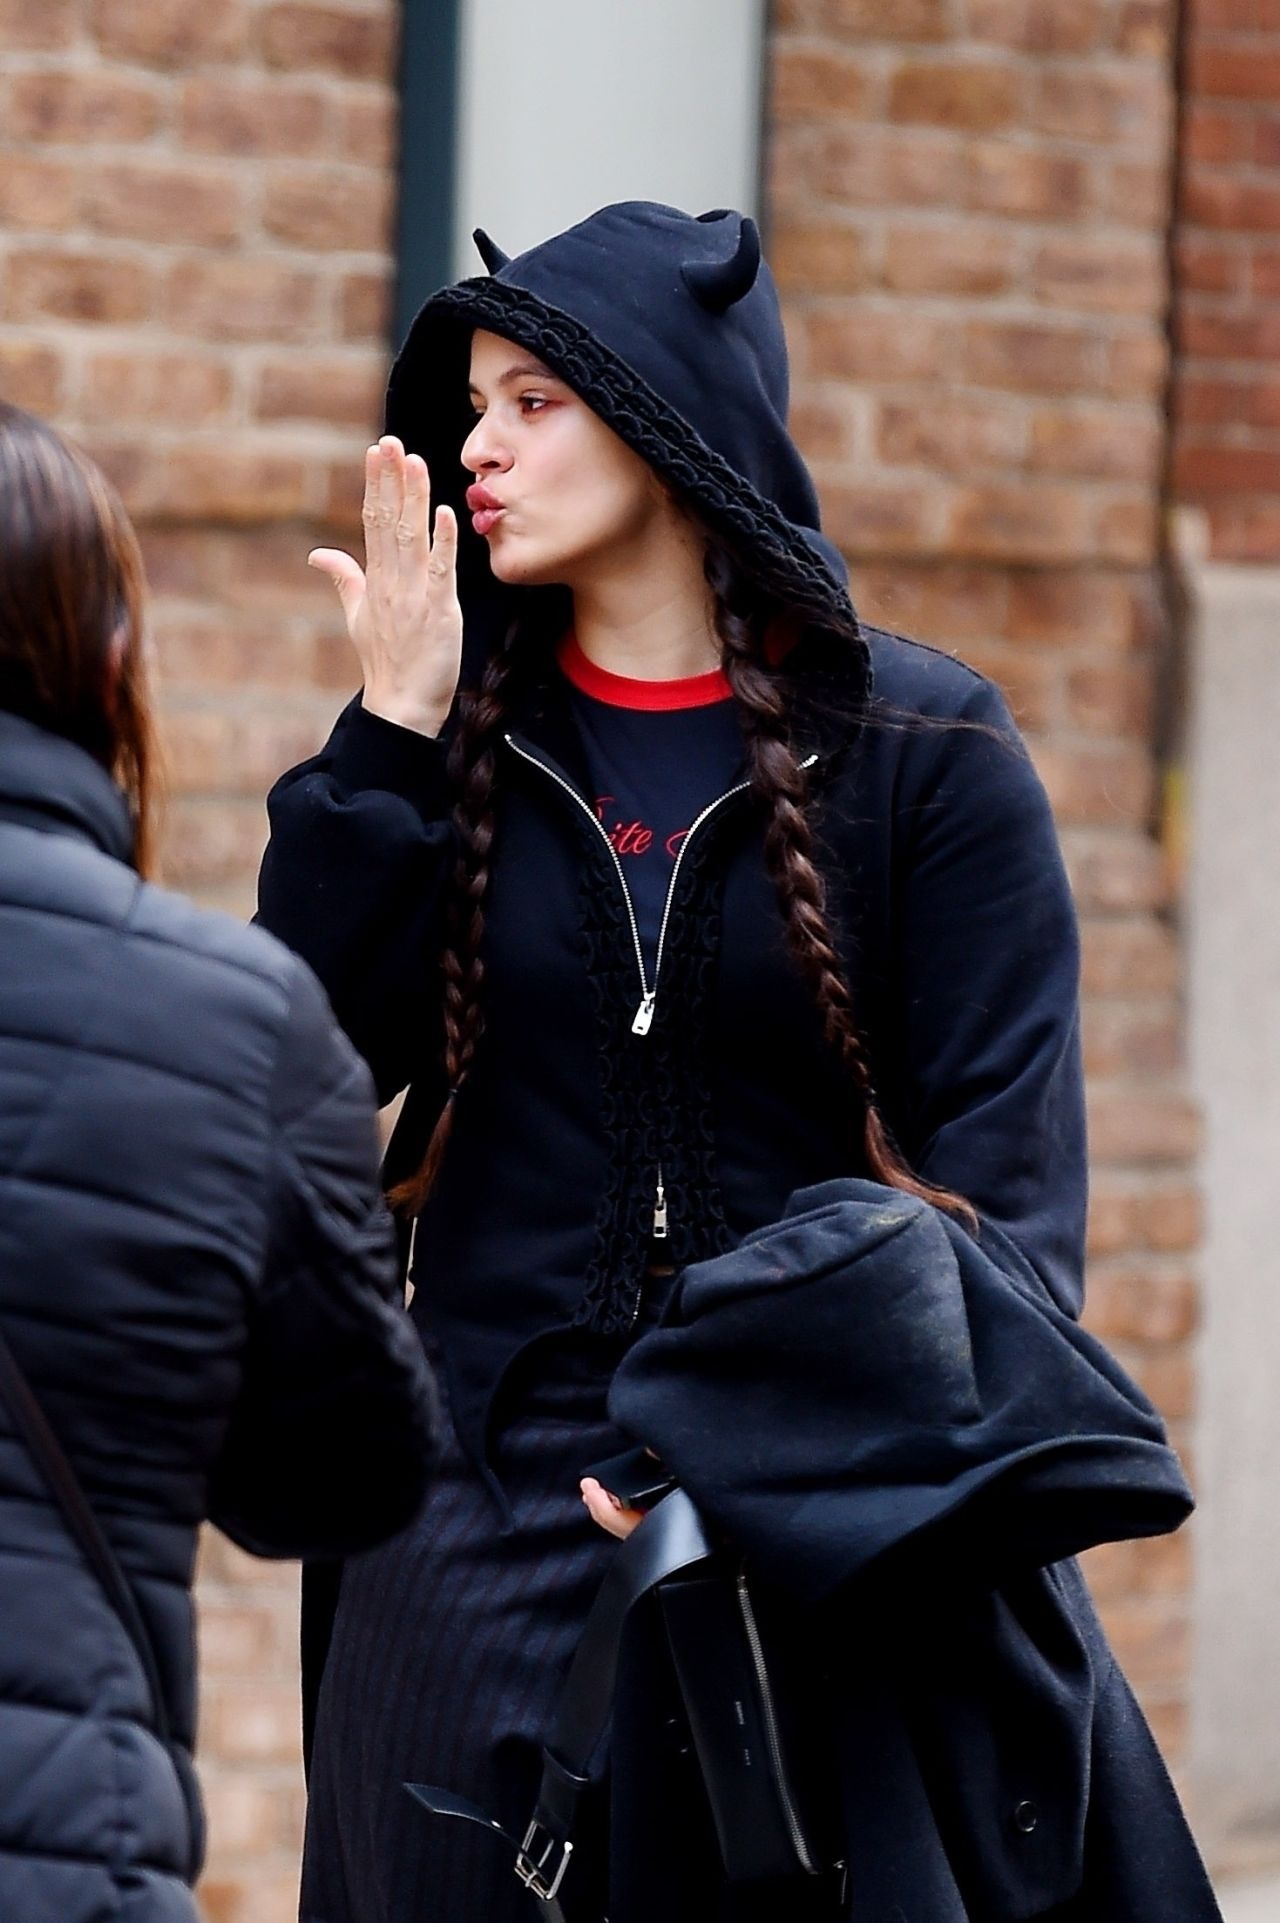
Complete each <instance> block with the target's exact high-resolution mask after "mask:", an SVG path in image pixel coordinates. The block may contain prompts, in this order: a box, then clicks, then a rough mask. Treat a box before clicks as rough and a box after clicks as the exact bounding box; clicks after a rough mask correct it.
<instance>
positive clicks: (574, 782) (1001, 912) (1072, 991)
mask: <svg viewBox="0 0 1280 1923" xmlns="http://www.w3.org/2000/svg"><path fill="white" fill-rule="evenodd" d="M864 633H865V635H866V639H867V642H868V644H869V650H870V661H871V672H872V675H873V677H874V691H875V692H874V696H873V698H872V702H871V708H870V714H869V718H868V720H867V721H866V722H865V723H864V724H863V725H862V726H861V727H860V728H856V727H855V728H851V727H850V724H849V723H848V721H847V720H841V719H840V718H839V713H838V705H839V704H835V705H834V706H833V707H832V708H831V709H830V710H829V711H824V707H823V704H822V703H820V702H819V703H813V704H810V706H811V708H812V718H811V719H810V721H809V722H808V723H807V724H806V732H805V738H804V739H803V740H800V741H799V742H798V744H797V745H798V746H799V747H800V748H801V749H802V750H803V753H804V757H805V758H806V759H807V758H808V756H809V755H813V756H815V757H816V760H815V761H814V763H813V766H812V768H811V771H810V779H811V781H812V783H813V792H814V796H815V802H814V810H815V813H814V819H815V826H816V831H817V842H818V849H819V854H820V862H821V866H822V869H823V872H824V875H825V877H826V880H827V885H828V890H829V904H828V911H829V916H830V919H831V922H832V926H833V929H834V931H835V933H836V936H837V940H838V945H839V948H840V953H841V957H842V960H843V962H844V965H845V967H846V968H847V970H848V974H849V977H850V979H851V981H852V983H853V987H854V993H855V998H856V1008H857V1017H858V1021H859V1024H860V1027H861V1030H862V1032H863V1033H864V1035H865V1036H866V1038H867V1042H868V1046H869V1050H870V1055H871V1060H872V1068H873V1075H874V1082H875V1086H876V1089H877V1093H878V1098H879V1101H880V1104H881V1107H882V1110H883V1112H884V1114H885V1116H886V1118H887V1120H888V1122H889V1124H890V1126H891V1127H892V1129H893V1131H894V1133H895V1135H896V1137H897V1139H898V1141H899V1142H900V1144H901V1146H902V1149H903V1150H904V1152H905V1154H906V1155H907V1157H908V1159H909V1160H910V1162H911V1163H912V1165H913V1166H914V1167H915V1168H916V1169H917V1170H918V1171H919V1172H920V1173H921V1174H922V1175H923V1176H925V1177H927V1178H928V1179H929V1180H930V1181H932V1182H935V1183H939V1184H941V1185H943V1186H945V1187H947V1188H950V1189H953V1190H956V1191H958V1192H959V1193H960V1194H961V1195H964V1196H965V1197H967V1198H968V1200H969V1201H970V1202H971V1203H972V1204H973V1205H974V1207H975V1208H976V1209H977V1210H978V1212H979V1215H980V1216H981V1217H983V1218H985V1219H986V1220H988V1221H990V1222H992V1223H994V1224H996V1225H998V1227H999V1228H1000V1229H1001V1231H1002V1232H1003V1233H1004V1234H1005V1235H1007V1236H1008V1237H1010V1239H1011V1240H1012V1241H1013V1242H1014V1243H1015V1244H1016V1245H1017V1247H1018V1249H1019V1250H1020V1252H1021V1255H1022V1256H1023V1258H1024V1259H1025V1260H1026V1261H1027V1262H1028V1263H1029V1264H1030V1265H1031V1267H1032V1268H1033V1269H1034V1271H1035V1272H1036V1274H1037V1275H1038V1276H1039V1278H1040V1280H1041V1282H1042V1283H1043V1286H1044V1288H1045V1289H1046V1290H1047V1292H1048V1294H1049V1296H1050V1297H1051V1298H1052V1299H1053V1301H1054V1302H1056V1303H1057V1304H1058V1305H1059V1306H1060V1307H1062V1308H1065V1309H1067V1310H1068V1311H1070V1312H1072V1313H1074V1312H1075V1311H1076V1310H1077V1309H1078V1307H1079V1304H1080V1300H1081V1289H1082V1267H1083V1233H1084V1215H1085V1135H1084V1108H1083V1094H1082V1079H1081V1067H1080V1054H1079V1035H1078V1012H1077V983H1078V945H1077V935H1076V924H1075V917H1074V912H1073V907H1072V902H1071V897H1070V892H1069V889H1068V885H1067V880H1066V875H1065V872H1064V868H1063V864H1062V859H1061V855H1060V852H1059V848H1058V843H1057V838H1056V834H1055V830H1054V825H1053V821H1052V817H1051V814H1050V810H1049V805H1048V801H1047V798H1046V796H1045V793H1044V790H1043V788H1042V785H1041V783H1040V781H1039V779H1038V777H1037V775H1036V773H1035V771H1034V769H1033V767H1032V764H1031V762H1030V759H1029V757H1028V756H1027V753H1026V751H1025V749H1024V748H1023V747H1022V745H1021V743H1020V741H1019V740H1018V737H1017V733H1016V730H1015V729H1014V727H1013V724H1012V722H1011V720H1010V718H1009V714H1008V710H1007V708H1006V706H1005V703H1004V701H1003V699H1002V697H1001V695H1000V694H999V693H998V691H997V690H996V689H995V687H994V686H993V685H992V684H991V683H990V682H989V681H987V680H985V679H984V678H983V677H982V676H980V675H978V674H976V673H974V672H973V671H971V670H970V669H969V668H967V667H965V666H963V665H962V664H961V663H959V662H957V661H955V660H953V659H952V658H951V657H949V656H947V655H944V654H941V653H938V652H937V651H935V650H933V649H931V648H927V647H924V646H921V645H920V644H918V643H914V642H910V641H907V640H904V639H902V638H900V637H897V636H894V635H890V634H886V633H881V632H877V631H875V630H869V629H868V630H864ZM824 712H825V718H824ZM445 757H446V749H445V744H444V742H443V741H440V740H433V739H431V738H428V737H426V736H423V735H420V734H417V733H414V732H412V731H410V730H407V729H403V728H399V727H397V726H395V725H394V724H393V723H390V722H387V721H385V720H383V719H381V718H379V717H377V716H374V715H371V714H369V713H368V712H367V711H366V710H365V709H364V708H363V707H362V706H361V705H360V703H359V701H358V700H357V701H353V702H352V703H351V705H350V706H349V707H348V708H347V709H346V710H345V711H344V713H343V714H342V715H341V716H340V718H339V720H338V723H337V725H336V727H335V729H334V731H333V734H332V736H331V737H330V739H329V741H328V743H327V744H326V745H325V747H324V748H323V749H322V750H321V752H320V753H319V754H318V755H317V756H315V757H314V758H313V759H312V760H310V761H307V762H304V763H303V764H302V765H301V766H299V767H298V768H295V769H294V770H292V771H291V772H290V773H289V774H287V775H285V776H284V777H283V778H282V779H281V780H280V781H279V782H278V783H277V784H276V786H275V788H274V789H273V791H272V793H271V796H270V798H269V804H268V805H269V811H270V816H271V829H272V833H271V841H270V846H269V848H268V851H267V855H266V859H265V862H264V865H263V870H262V877H261V892H260V915H261V919H262V920H263V921H264V922H265V923H266V924H267V926H268V927H270V928H271V929H272V930H273V931H274V932H275V933H277V934H278V935H280V936H281V937H283V939H284V940H285V941H287V942H289V943H290V944H291V945H292V946H293V947H294V948H296V949H297V950H298V951H299V952H300V953H302V954H303V955H304V956H305V957H306V958H307V960H308V961H310V963H311V964H312V966H313V967H314V968H315V969H316V971H317V973H318V974H319V975H320V978H321V980H322V981H323V982H324V983H325V986H326V988H327V989H328V991H329V994H330V996H331V998H332V1001H333V1004H334V1007H335V1010H336V1011H337V1014H338V1016H339V1019H340V1020H341V1022H342V1023H343V1025H344V1026H345V1028H346V1030H347V1032H348V1034H349V1035H350V1036H351V1038H352V1040H353V1041H354V1042H355V1044H356V1046H357V1047H358V1048H359V1049H360V1051H361V1052H362V1053H363V1054H364V1056H365V1058H366V1059H367V1061H368V1062H369V1064H370V1067H371V1068H372V1070H373V1074H374V1077H375V1080H376V1082H377V1085H378V1090H379V1093H380V1096H381V1098H382V1100H383V1101H389V1100H390V1099H391V1098H392V1097H393V1096H394V1095H395V1094H396V1093H397V1092H398V1091H399V1090H401V1089H403V1088H404V1087H406V1085H407V1086H408V1087H409V1095H408V1099H407V1102H406V1105H405V1110H404V1113H403V1115H402V1117H401V1121H400V1124H399V1127H398V1130H397V1134H396V1136H395V1138H394V1140H393V1143H392V1147H391V1150H390V1153H389V1158H388V1168H387V1171H386V1172H387V1175H388V1177H389V1178H393V1177H396V1176H398V1175H399V1174H401V1173H403V1172H404V1171H405V1170H406V1169H408V1168H409V1167H411V1166H413V1165H414V1164H415V1163H416V1160H417V1158H418V1156H419V1154H420V1153H421V1150H422V1147H423V1145H424V1143H425V1140H426V1137H427V1135H428V1133H429V1130H430V1127H431V1125H432V1123H433V1121H434V1118H435V1115H436V1113H437V1111H438V1107H439V1103H440V1101H441V1098H442V1095H443V1085H442V1078H441V1072H440V1046H441V1039H442V1019H441V991H440V980H439V968H438V954H439V944H440V939H441V902H442V897H443V894H444V891H445V889H446V885H447V882H448V878H449V875H450V872H451V869H452V866H453V861H454V852H455V850H454V834H453V830H452V827H451V825H450V821H449V807H450V793H449V782H448V778H447V774H446V765H445ZM499 770H500V775H499V795H498V801H497V833H496V837H495V844H494V858H493V860H494V866H493V876H492V880H491V884H490V889H489V895H488V900H487V903H486V925H485V938H484V955H485V991H484V995H485V999H484V1006H485V1021H486V1028H485V1033H484V1037H483V1039H482V1041H481V1043H480V1046H479V1049H478V1051H477V1055H476V1059H475V1063H474V1067H473V1069H472V1072H471V1075H470V1077H469V1079H468V1080H467V1082H466V1083H465V1085H464V1087H463V1090H462V1092H461V1094H460V1096H459V1097H458V1106H457V1115H456V1117H455V1126H454V1132H453V1138H452V1140H451V1142H450V1145H449V1149H448V1153H447V1157H446V1161H445V1165H444V1168H443V1170H442V1173H441V1177H440V1179H439V1182H438V1184H437V1187H436V1190H435V1192H434V1194H433V1195H432V1197H431V1199H430V1201H429V1203H428V1205H427V1208H426V1210H425V1212H424V1214H423V1216H422V1218H421V1220H420V1222H419V1225H418V1234H417V1238H416V1255H415V1265H414V1281H415V1285H416V1287H415V1296H414V1304H413V1314H414V1316H415V1318H417V1319H419V1320H420V1321H422V1322H429V1323H430V1324H431V1325H432V1327H433V1328H434V1329H435V1331H436V1332H437V1334H438V1335H439V1337H440V1339H441V1341H442V1344H443V1348H444V1353H445V1358H446V1366H447V1369H448V1373H449V1377H450V1393H451V1398H452V1404H453V1408H454V1411H455V1415H456V1420H457V1422H458V1426H459V1431H460V1434H461V1437H462V1440H463V1442H464V1444H465V1445H466V1446H467V1448H468V1449H469V1451H470V1453H471V1454H472V1456H473V1459H475V1460H476V1461H477V1463H483V1462H484V1460H485V1458H486V1454H487V1449H486V1443H487V1440H488V1438H489V1436H490V1435H491V1433H492V1430H493V1427H494V1424H495V1419H499V1420H500V1415H497V1416H496V1412H495V1391H496V1390H497V1389H498V1387H499V1385H500V1383H501V1380H502V1378H503V1376H504V1374H505V1372H506V1371H507V1369H508V1368H509V1366H510V1364H511V1363H512V1361H513V1360H514V1358H515V1357H516V1355H517V1354H518V1353H519V1352H520V1351H521V1350H523V1349H524V1348H525V1347H526V1346H527V1345H528V1344H529V1343H530V1342H532V1341H534V1340H535V1339H536V1338H537V1337H538V1336H539V1335H541V1334H543V1333H544V1332H546V1331H549V1330H551V1329H554V1328H558V1327H565V1326H568V1325H572V1324H574V1323H578V1324H581V1323H587V1324H589V1325H591V1326H593V1327H595V1328H597V1329H601V1330H604V1331H611V1332H613V1333H614V1334H616V1335H617V1336H618V1338H619V1342H620V1346H625V1342H626V1335H627V1331H628V1328H629V1327H630V1325H631V1323H632V1322H633V1320H634V1317H635V1311H636V1305H637V1299H638V1292H639V1290H640V1288H641V1286H642V1278H643V1273H644V1269H645V1264H646V1259H647V1256H648V1252H649V1249H650V1246H651V1245H650V1235H651V1230H652V1225H653V1214H654V1204H655V1198H656V1186H657V1182H658V1179H659V1171H660V1172H661V1179H662V1182H663V1185H664V1190H665V1199H666V1202H667V1205H668V1226H669V1239H668V1243H667V1247H668V1248H669V1251H670V1257H669V1259H670V1260H671V1261H672V1262H673V1263H674V1264H675V1265H676V1266H677V1267H681V1266H683V1265H685V1264H686V1263H688V1262H690V1261H693V1260H696V1259H699V1258H705V1257H707V1256H709V1255H711V1254H714V1253H716V1252H717V1251H720V1250H723V1249H725V1248H728V1247H731V1246H733V1245H734V1244H735V1243H736V1242H737V1241H738V1240H739V1239H740V1238H741V1237H742V1236H743V1235H744V1234H746V1233H747V1232H748V1231H750V1230H751V1229H754V1228H757V1227H759V1226H761V1225H762V1224H764V1223H767V1222H770V1221H775V1220H777V1219H778V1218H779V1217H780V1216H781V1214H782V1212H783V1210H784V1207H785V1204H786V1201H787V1198H788V1196H789V1195H790V1194H791V1193H792V1192H793V1191H794V1190H795V1189H797V1188H800V1187H802V1186H805V1185H807V1184H812V1183H815V1182H820V1181H824V1180H827V1179H829V1178H831V1177H834V1176H840V1175H858V1174H861V1173H865V1165H864V1163H863V1159H862V1156H861V1153H860V1149H859V1147H858V1144H859V1142H860V1137H861V1114H860V1101H859V1097H858V1094H857V1091H856V1089H855V1088H854V1087H853V1086H852V1085H851V1083H850V1081H849V1078H848V1076H847V1074H846V1073H845V1072H844V1071H842V1070H841V1068H840V1067H839V1065H838V1064H837V1063H836V1062H835V1061H834V1060H833V1057H832V1053H831V1051H830V1049H829V1047H828V1046H827V1045H826V1044H825V1043H824V1041H823V1038H822V1034H821V1026H820V1020H819V1017H818V1014H817V1011H816V1008H815V1005H814V1003H813V1001H812V999H811V996H810V993H809V991H808V989H807V988H806V986H805V985H804V984H803V982H802V981H801V980H800V979H799V978H798V975H797V973H796V971H795V968H794V965H793V964H792V963H791V962H790V960H789V959H788V958H787V956H786V954H785V952H784V949H783V939H782V937H783V925H782V919H781V915H780V911H779V908H778V905H777V901H776V897H775V894H774V890H773V887H772V884H771V883H770V881H769V880H768V877H767V875H766V873H765V869H764V862H763V849H762V818H761V809H760V806H759V804H758V802H757V800H756V798H755V797H754V795H753V794H752V793H750V792H749V791H747V790H741V791H737V792H733V793H730V794H728V795H727V796H725V797H724V798H723V799H722V800H721V801H720V802H719V804H718V805H716V806H714V807H713V808H712V809H711V810H710V811H709V812H708V813H707V815H706V816H705V818H704V819H703V821H702V824H701V826H700V827H699V828H698V829H697V830H696V832H695V833H693V834H691V835H690V836H689V838H688V840H687V841H686V844H685V855H684V859H683V860H682V862H681V864H680V867H679V870H678V872H677V873H676V875H675V876H674V877H673V889H672V897H671V901H670V912H669V916H668V920H667V929H666V939H665V943H664V946H663V950H662V955H661V959H660V965H659V968H658V973H657V979H656V982H655V981H653V980H651V979H650V978H649V977H648V976H646V975H645V973H644V971H643V969H642V967H641V964H640V960H639V957H638V955H637V952H636V948H635V944H634V942H633V933H632V928H631V924H630V919H629V916H628V911H627V902H626V896H625V890H624V887H623V885H622V882H621V878H620V875H619V873H618V866H617V862H616V860H615V858H614V856H613V854H612V851H611V850H610V848H609V845H608V842H607V838H606V836H605V835H604V833H603V831H602V829H601V827H600V824H599V823H598V822H597V821H596V820H595V818H594V814H593V811H592V810H591V808H590V806H589V805H588V802H587V788H586V777H585V771H584V770H583V769H582V767H581V762H580V759H579V754H578V750H577V747H576V737H575V733H574V729H573V724H572V718H571V716H570V714H569V711H568V704H567V701H566V700H565V696H564V684H563V682H562V681H561V680H560V679H559V676H558V671H556V670H554V669H548V671H547V673H546V675H545V676H544V677H543V680H542V681H541V683H540V684H539V688H538V691H537V692H536V693H535V694H533V695H532V696H530V697H528V698H527V700H526V702H525V704H524V706H523V707H522V708H521V710H520V711H519V712H518V713H516V714H513V716H512V719H511V725H510V727H509V729H508V730H507V731H506V732H505V738H504V740H503V742H502V743H501V744H500V747H499ZM642 1011H643V1012H642ZM638 1016H639V1017H640V1019H639V1020H637V1017H638ZM637 1030H647V1032H643V1033H641V1032H637Z"/></svg>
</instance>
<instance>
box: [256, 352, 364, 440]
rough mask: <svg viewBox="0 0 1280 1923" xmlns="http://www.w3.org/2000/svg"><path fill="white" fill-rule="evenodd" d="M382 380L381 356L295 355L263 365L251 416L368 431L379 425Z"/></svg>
mask: <svg viewBox="0 0 1280 1923" xmlns="http://www.w3.org/2000/svg"><path fill="white" fill-rule="evenodd" d="M386 380H387V370H386V366H385V364H384V362H383V359H382V357H381V356H380V355H379V356H373V355H370V354H361V355H359V356H354V357H353V356H351V355H336V354H332V355H324V356H307V357H303V356H302V355H297V354H295V355H291V356H290V357H289V358H288V359H287V360H272V361H267V362H266V363H265V364H264V366H263V368H262V370H261V373H260V375H259V380H258V389H257V395H256V398H255V402H254V412H255V413H256V414H258V415H259V416H260V417H261V419H263V420H268V421H271V420H313V421H330V422H334V423H336V424H338V425H342V426H352V427H360V428H364V429H365V430H366V431H367V432H369V433H372V432H374V431H375V430H376V428H377V427H378V426H379V424H380V421H381V408H382V397H383V393H384V390H385V388H386Z"/></svg>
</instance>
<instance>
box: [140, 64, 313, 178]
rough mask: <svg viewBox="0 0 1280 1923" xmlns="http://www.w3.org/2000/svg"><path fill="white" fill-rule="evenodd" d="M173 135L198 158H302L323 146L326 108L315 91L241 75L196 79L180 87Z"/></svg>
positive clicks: (208, 74) (204, 76)
mask: <svg viewBox="0 0 1280 1923" xmlns="http://www.w3.org/2000/svg"><path fill="white" fill-rule="evenodd" d="M177 133H178V139H179V140H180V141H181V143H182V145H183V146H184V147H190V148H192V149H194V150H196V151H198V152H201V153H210V154H235V155H237V156H241V157H247V156H250V155H254V154H268V155H280V154H293V155H306V154H314V153H324V152H326V151H327V148H328V142H329V103H328V99H327V97H326V95H325V93H324V92H323V91H322V90H321V89H320V88H318V87H309V86H301V85H294V84H293V83H291V82H288V81H266V82H262V81H255V80H253V79H252V78H251V77H249V76H247V75H244V74H242V73H237V74H236V76H235V78H234V79H231V78H228V77H227V75H225V74H220V73H205V74H197V75H195V76H193V78H191V79H189V80H187V81H185V82H184V84H183V87H182V90H181V93H180V94H179V96H178V104H177Z"/></svg>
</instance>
